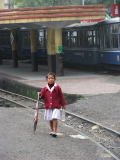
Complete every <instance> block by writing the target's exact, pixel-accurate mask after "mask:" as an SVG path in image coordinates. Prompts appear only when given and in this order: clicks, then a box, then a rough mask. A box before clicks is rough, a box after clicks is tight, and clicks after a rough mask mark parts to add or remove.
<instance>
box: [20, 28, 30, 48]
mask: <svg viewBox="0 0 120 160" xmlns="http://www.w3.org/2000/svg"><path fill="white" fill-rule="evenodd" d="M21 44H22V46H24V47H29V46H30V33H29V32H28V31H25V32H22V34H21Z"/></svg>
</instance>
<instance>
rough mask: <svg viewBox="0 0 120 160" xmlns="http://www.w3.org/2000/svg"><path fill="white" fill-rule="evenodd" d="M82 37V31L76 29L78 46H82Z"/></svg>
mask: <svg viewBox="0 0 120 160" xmlns="http://www.w3.org/2000/svg"><path fill="white" fill-rule="evenodd" d="M83 37H84V32H83V31H78V46H79V47H80V46H83Z"/></svg>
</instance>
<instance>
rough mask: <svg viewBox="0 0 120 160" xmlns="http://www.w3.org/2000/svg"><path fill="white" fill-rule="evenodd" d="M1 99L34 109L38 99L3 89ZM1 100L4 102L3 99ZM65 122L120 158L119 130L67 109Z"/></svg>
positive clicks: (117, 158) (0, 92)
mask: <svg viewBox="0 0 120 160" xmlns="http://www.w3.org/2000/svg"><path fill="white" fill-rule="evenodd" d="M0 99H4V100H5V101H7V104H6V107H10V105H9V103H12V104H14V105H17V106H20V107H25V108H28V109H32V110H33V109H35V104H36V102H37V100H34V99H31V98H28V97H25V96H22V95H18V94H15V93H11V92H8V91H4V90H1V89H0ZM0 102H2V100H1V101H0ZM39 109H43V103H42V102H40V107H39ZM42 112H43V111H42ZM63 123H66V124H67V125H69V126H71V127H72V128H74V129H75V130H77V131H78V132H82V133H83V134H84V135H85V136H87V137H89V139H90V140H92V141H93V142H94V143H96V144H97V145H98V146H100V147H102V148H103V149H104V150H105V151H106V152H107V153H108V154H109V155H111V156H112V157H113V158H114V159H115V160H120V133H119V132H117V131H115V130H113V129H111V128H108V127H106V126H103V125H102V124H99V123H96V122H94V121H91V120H89V119H86V118H84V117H81V116H78V115H75V114H73V113H70V112H68V111H66V121H65V122H63Z"/></svg>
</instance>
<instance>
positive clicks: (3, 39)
mask: <svg viewBox="0 0 120 160" xmlns="http://www.w3.org/2000/svg"><path fill="white" fill-rule="evenodd" d="M10 33H11V31H10V30H9V29H4V30H3V29H1V30H0V47H1V53H2V57H3V58H4V59H6V58H10V59H12V48H11V42H10Z"/></svg>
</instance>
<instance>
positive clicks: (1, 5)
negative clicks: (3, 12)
mask: <svg viewBox="0 0 120 160" xmlns="http://www.w3.org/2000/svg"><path fill="white" fill-rule="evenodd" d="M0 9H5V6H4V0H0Z"/></svg>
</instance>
